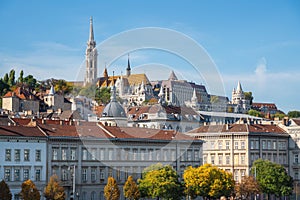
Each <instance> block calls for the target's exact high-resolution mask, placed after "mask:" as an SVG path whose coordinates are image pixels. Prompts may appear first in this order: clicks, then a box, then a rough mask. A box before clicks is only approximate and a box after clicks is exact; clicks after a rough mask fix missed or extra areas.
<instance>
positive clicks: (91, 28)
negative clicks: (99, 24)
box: [89, 16, 94, 42]
mask: <svg viewBox="0 0 300 200" xmlns="http://www.w3.org/2000/svg"><path fill="white" fill-rule="evenodd" d="M92 41H93V42H94V29H93V17H92V16H91V18H90V37H89V42H92Z"/></svg>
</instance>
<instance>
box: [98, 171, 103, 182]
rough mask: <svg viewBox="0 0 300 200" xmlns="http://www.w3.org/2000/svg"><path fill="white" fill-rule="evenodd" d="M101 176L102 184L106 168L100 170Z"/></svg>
mask: <svg viewBox="0 0 300 200" xmlns="http://www.w3.org/2000/svg"><path fill="white" fill-rule="evenodd" d="M99 172H100V173H99V175H100V182H101V183H102V182H104V168H100V170H99Z"/></svg>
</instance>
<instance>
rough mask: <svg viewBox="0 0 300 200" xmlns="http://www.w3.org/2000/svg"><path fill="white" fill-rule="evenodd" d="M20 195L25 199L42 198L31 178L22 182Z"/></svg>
mask: <svg viewBox="0 0 300 200" xmlns="http://www.w3.org/2000/svg"><path fill="white" fill-rule="evenodd" d="M20 197H21V199H23V200H32V199H40V198H41V195H40V192H39V191H38V189H37V188H36V186H35V184H34V183H33V182H32V181H31V180H30V179H29V180H27V181H24V182H23V183H22V190H21V192H20Z"/></svg>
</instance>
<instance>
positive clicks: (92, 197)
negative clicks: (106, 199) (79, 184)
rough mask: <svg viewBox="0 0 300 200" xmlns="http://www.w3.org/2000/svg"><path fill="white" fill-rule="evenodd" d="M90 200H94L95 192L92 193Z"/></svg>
mask: <svg viewBox="0 0 300 200" xmlns="http://www.w3.org/2000/svg"><path fill="white" fill-rule="evenodd" d="M91 200H96V192H95V191H93V192H92V194H91Z"/></svg>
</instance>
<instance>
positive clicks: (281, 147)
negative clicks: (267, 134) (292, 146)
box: [279, 142, 286, 150]
mask: <svg viewBox="0 0 300 200" xmlns="http://www.w3.org/2000/svg"><path fill="white" fill-rule="evenodd" d="M279 149H280V150H284V149H286V143H285V142H279Z"/></svg>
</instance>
